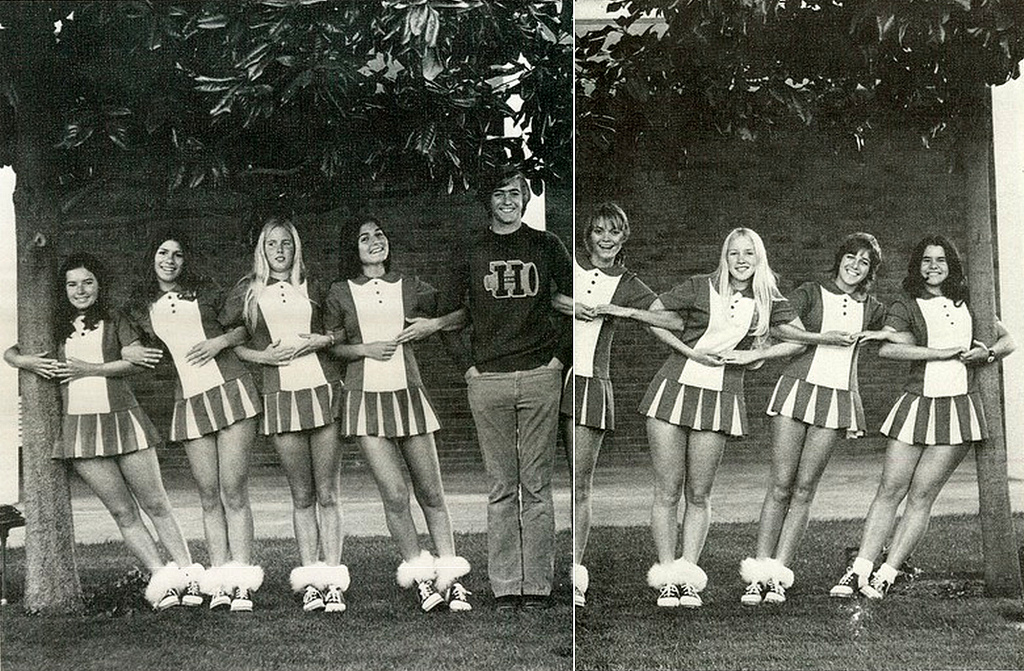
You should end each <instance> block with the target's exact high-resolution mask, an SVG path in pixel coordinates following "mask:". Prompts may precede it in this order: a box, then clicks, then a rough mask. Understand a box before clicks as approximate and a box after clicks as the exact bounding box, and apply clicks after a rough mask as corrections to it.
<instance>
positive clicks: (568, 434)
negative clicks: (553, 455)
mask: <svg viewBox="0 0 1024 671" xmlns="http://www.w3.org/2000/svg"><path fill="white" fill-rule="evenodd" d="M558 423H559V428H560V429H561V430H562V448H563V449H564V450H565V463H567V464H569V469H570V471H571V470H572V468H573V465H572V464H573V456H572V455H573V449H574V448H573V438H574V436H575V433H574V430H575V429H574V427H575V426H576V423H575V422H574V421H573V419H572V417H570V416H568V415H559V416H558Z"/></svg>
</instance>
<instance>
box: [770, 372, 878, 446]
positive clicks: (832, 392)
mask: <svg viewBox="0 0 1024 671" xmlns="http://www.w3.org/2000/svg"><path fill="white" fill-rule="evenodd" d="M767 413H768V414H769V415H771V416H773V417H774V416H776V415H782V416H784V417H789V418H791V419H795V420H797V421H800V422H803V423H804V424H809V425H811V426H820V427H822V428H824V429H845V430H846V436H847V438H859V437H860V436H863V435H864V426H865V421H864V405H863V403H862V402H861V398H860V394H859V393H858V392H856V391H853V390H849V389H833V388H831V387H823V386H821V385H817V384H812V383H810V382H807V381H806V380H800V379H798V378H795V377H790V376H788V375H783V376H782V377H780V378H779V381H778V382H777V383H776V384H775V391H773V392H772V398H771V400H770V401H769V402H768V410H767Z"/></svg>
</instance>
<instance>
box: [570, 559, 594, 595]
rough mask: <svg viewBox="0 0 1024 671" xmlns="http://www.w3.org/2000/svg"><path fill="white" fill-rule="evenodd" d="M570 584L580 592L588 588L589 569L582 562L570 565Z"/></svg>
mask: <svg viewBox="0 0 1024 671" xmlns="http://www.w3.org/2000/svg"><path fill="white" fill-rule="evenodd" d="M572 584H573V585H574V586H575V587H576V589H578V590H579V591H581V592H586V591H587V589H589V588H590V571H588V570H587V567H586V566H584V565H583V564H573V565H572Z"/></svg>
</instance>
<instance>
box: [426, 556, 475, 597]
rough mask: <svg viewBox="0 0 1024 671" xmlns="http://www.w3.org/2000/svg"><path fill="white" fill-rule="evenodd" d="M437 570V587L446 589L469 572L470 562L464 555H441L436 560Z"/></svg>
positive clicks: (441, 589) (442, 589)
mask: <svg viewBox="0 0 1024 671" xmlns="http://www.w3.org/2000/svg"><path fill="white" fill-rule="evenodd" d="M434 566H435V568H436V570H437V589H438V590H440V591H442V592H443V591H445V590H446V589H448V588H449V587H451V584H452V583H453V582H455V581H456V580H458V579H459V578H461V577H462V576H464V575H466V574H467V573H469V569H470V566H469V562H468V561H467V560H466V559H465V558H464V557H457V556H455V555H441V556H440V557H438V558H436V559H435V560H434Z"/></svg>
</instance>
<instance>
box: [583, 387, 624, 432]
mask: <svg viewBox="0 0 1024 671" xmlns="http://www.w3.org/2000/svg"><path fill="white" fill-rule="evenodd" d="M575 379H576V403H575V406H574V407H575V410H576V423H577V424H579V425H580V426H589V427H591V428H594V429H604V430H605V431H613V430H614V429H615V397H614V396H613V394H612V381H611V380H608V379H605V378H600V377H579V376H577V377H576V378H575Z"/></svg>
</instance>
